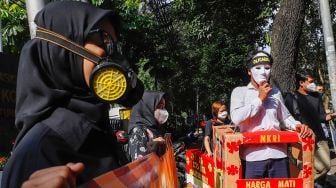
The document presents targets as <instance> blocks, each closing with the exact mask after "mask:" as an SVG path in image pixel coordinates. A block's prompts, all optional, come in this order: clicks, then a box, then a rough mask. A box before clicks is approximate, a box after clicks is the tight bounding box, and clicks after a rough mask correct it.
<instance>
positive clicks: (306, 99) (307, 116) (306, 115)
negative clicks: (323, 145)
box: [285, 92, 327, 142]
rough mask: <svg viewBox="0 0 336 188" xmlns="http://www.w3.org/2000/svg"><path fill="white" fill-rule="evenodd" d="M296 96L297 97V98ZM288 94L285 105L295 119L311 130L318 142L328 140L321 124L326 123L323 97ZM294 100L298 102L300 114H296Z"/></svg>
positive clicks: (316, 94) (311, 94) (296, 93)
mask: <svg viewBox="0 0 336 188" xmlns="http://www.w3.org/2000/svg"><path fill="white" fill-rule="evenodd" d="M294 95H296V96H297V97H295V96H294ZM294 95H293V94H288V95H286V97H285V105H286V106H287V108H288V110H289V112H290V113H291V114H292V115H293V116H294V118H295V119H296V120H298V121H300V122H301V123H303V124H306V125H308V126H309V128H311V129H312V130H313V132H314V134H315V136H316V137H315V139H316V142H318V141H320V140H326V139H327V138H326V137H325V135H324V132H323V128H322V125H321V123H323V122H325V121H326V112H325V110H324V108H323V103H322V99H321V97H320V96H319V95H318V93H309V94H308V95H303V94H301V93H299V92H295V93H294ZM294 100H296V101H297V107H298V111H299V113H298V112H295V109H294V108H295V104H294Z"/></svg>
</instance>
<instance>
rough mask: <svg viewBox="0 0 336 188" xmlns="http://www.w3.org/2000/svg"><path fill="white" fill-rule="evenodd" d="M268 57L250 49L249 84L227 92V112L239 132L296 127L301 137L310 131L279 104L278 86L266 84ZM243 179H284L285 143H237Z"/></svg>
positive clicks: (266, 54)
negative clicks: (239, 147)
mask: <svg viewBox="0 0 336 188" xmlns="http://www.w3.org/2000/svg"><path fill="white" fill-rule="evenodd" d="M271 66H272V58H271V56H270V55H269V54H268V53H266V52H264V51H253V52H251V53H249V55H248V57H247V68H248V75H249V76H250V83H249V84H248V85H247V86H243V87H237V88H235V89H234V90H233V91H232V94H231V105H230V106H231V108H230V112H231V113H230V114H231V119H232V121H233V123H234V124H236V125H239V126H240V131H241V132H257V131H280V130H283V129H288V130H296V131H297V132H299V133H300V136H301V137H302V138H305V137H308V136H311V135H312V131H311V130H310V129H309V128H308V127H307V126H306V125H303V124H301V123H300V122H298V121H296V120H295V119H294V118H293V117H292V116H291V115H290V113H289V112H288V110H287V109H286V107H285V106H284V104H283V99H282V96H281V93H280V91H279V89H278V88H276V87H274V86H271V85H270V84H269V83H268V80H269V77H270V74H271ZM240 154H241V158H242V164H243V168H244V178H248V179H256V178H288V176H289V172H288V157H287V145H286V144H253V145H243V146H241V152H240Z"/></svg>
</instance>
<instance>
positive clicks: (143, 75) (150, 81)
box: [138, 59, 156, 90]
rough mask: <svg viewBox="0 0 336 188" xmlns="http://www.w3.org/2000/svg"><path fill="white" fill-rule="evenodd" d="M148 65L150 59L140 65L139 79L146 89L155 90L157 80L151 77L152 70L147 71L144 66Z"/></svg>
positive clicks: (144, 60) (143, 60)
mask: <svg viewBox="0 0 336 188" xmlns="http://www.w3.org/2000/svg"><path fill="white" fill-rule="evenodd" d="M147 63H148V59H141V60H140V61H139V63H138V66H139V73H138V78H139V79H140V80H141V81H142V82H143V84H144V86H145V89H147V90H155V89H156V88H155V79H154V78H153V77H152V76H151V75H150V73H149V72H150V71H151V69H147V70H145V68H144V66H145V65H146V64H147Z"/></svg>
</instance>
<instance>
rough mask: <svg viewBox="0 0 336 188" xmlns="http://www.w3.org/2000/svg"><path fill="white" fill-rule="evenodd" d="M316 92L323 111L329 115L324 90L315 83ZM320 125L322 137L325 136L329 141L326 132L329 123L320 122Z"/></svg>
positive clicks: (329, 111) (320, 85)
mask: <svg viewBox="0 0 336 188" xmlns="http://www.w3.org/2000/svg"><path fill="white" fill-rule="evenodd" d="M316 92H318V93H319V95H320V97H321V99H322V104H323V107H324V110H325V112H326V113H327V114H329V113H331V110H330V109H329V108H328V106H329V105H328V103H329V102H328V100H327V99H326V98H327V97H326V94H325V90H324V86H323V84H322V83H317V84H316ZM321 125H322V128H323V132H324V135H325V136H326V138H327V139H330V135H329V131H328V126H329V122H324V121H322V123H321Z"/></svg>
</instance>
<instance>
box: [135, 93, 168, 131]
mask: <svg viewBox="0 0 336 188" xmlns="http://www.w3.org/2000/svg"><path fill="white" fill-rule="evenodd" d="M164 96H165V93H164V92H160V91H145V92H144V94H143V96H142V99H141V100H140V101H139V102H138V103H137V104H136V105H135V106H133V108H132V113H131V118H130V122H129V124H128V133H130V132H131V130H132V129H133V128H134V127H137V126H140V127H142V126H144V127H146V128H148V129H149V130H151V131H152V132H153V133H154V136H155V137H157V136H160V135H161V134H162V133H161V132H160V130H159V127H158V126H157V122H156V120H155V117H154V111H155V109H156V106H157V105H158V104H159V102H160V100H161V99H162V98H163V97H164Z"/></svg>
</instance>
